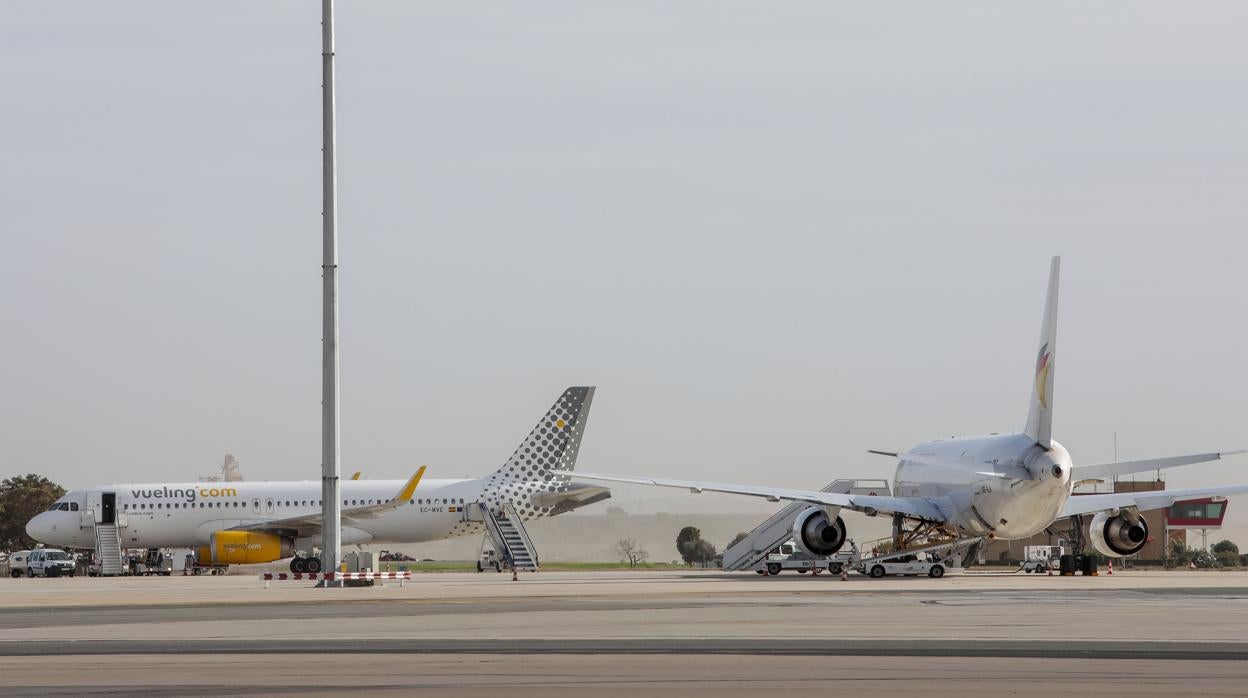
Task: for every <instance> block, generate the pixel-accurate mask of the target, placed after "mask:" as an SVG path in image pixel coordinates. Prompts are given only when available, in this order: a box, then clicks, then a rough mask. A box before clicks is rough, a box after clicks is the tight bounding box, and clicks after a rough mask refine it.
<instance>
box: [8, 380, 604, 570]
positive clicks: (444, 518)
mask: <svg viewBox="0 0 1248 698" xmlns="http://www.w3.org/2000/svg"><path fill="white" fill-rule="evenodd" d="M593 398H594V389H593V388H592V387H578V388H568V389H567V390H565V391H564V392H563V395H561V396H560V397H559V399H558V400H557V401H556V402H555V404H554V405H553V406H551V408H550V410H549V411H547V412H546V415H545V416H544V417H542V419H541V421H539V422H538V423H537V425H536V426H534V427H533V430H532V431H531V432H529V435H528V438H526V439H525V440H524V442H523V443H521V444H520V446H519V447H518V448H517V449H516V452H515V453H513V454H512V456H511V458H510V459H508V461H507V463H506V464H505V465H504V466H503V467H502V468H499V469H498V470H497V471H495V472H494V473H492V474H490V475H487V476H485V477H483V478H478V479H475V480H432V479H422V475H423V474H424V471H425V469H424V467H422V468H420V470H418V471H417V472H416V474H415V475H413V476H412V477H411V479H409V480H407V481H406V482H404V481H403V480H355V479H352V480H347V481H344V482H343V483H342V543H343V545H355V544H365V543H420V542H424V541H432V540H439V539H442V538H449V537H451V536H461V535H470V534H481V533H483V532H484V531H485V529H484V525H483V520H482V518H481V517H480V516H476V515H475V514H477V513H478V512H477V511H476V506H475V505H476V504H478V503H479V504H482V505H484V506H486V507H488V509H489V510H490V511H491V512H493V513H495V514H501V513H502V512H503V511H507V512H508V514H509V515H514V516H518V517H519V518H520V519H521V520H524V521H528V520H530V519H536V518H541V517H544V516H554V515H555V514H561V513H563V512H566V511H571V510H573V509H576V508H579V507H582V506H585V505H586V504H590V503H592V502H597V501H600V500H602V499H606V498H607V497H610V496H611V493H610V490H608V489H607V488H605V487H601V486H594V485H586V484H584V483H574V482H572V481H571V478H570V477H569V474H570V473H571V472H572V469H573V468H574V467H576V455H577V452H578V451H579V449H580V446H581V438H582V436H583V435H584V433H585V422H586V420H587V418H588V416H589V407H590V403H591V402H593ZM320 498H321V482H320V481H319V480H304V481H294V482H212V483H204V482H198V483H185V482H183V483H155V484H137V485H108V486H105V487H94V488H91V489H86V490H74V491H73V492H70V493H69V494H66V495H65V496H64V497H61V498H60V499H58V500H57V501H56V503H55V504H53V505H52V507H51V508H50V509H49V510H48V511H45V512H43V513H41V514H39V515H37V516H35V517H34V518H33V519H31V520H30V522H29V523H27V524H26V532H27V534H28V535H30V537H31V538H34V539H35V540H38V541H42V542H44V543H47V544H49V545H56V546H60V547H70V548H93V547H95V545H96V531H95V529H96V527H97V526H101V525H102V526H116V528H117V530H118V534H119V538H120V545H121V546H122V547H125V548H197V549H198V551H199V552H198V557H199V559H200V562H201V563H202V564H252V563H262V562H273V561H275V560H281V559H284V558H288V557H290V558H292V560H291V570H292V571H295V572H317V571H320V569H321V567H320V560H319V559H317V558H316V557H313V556H312V552H313V548H314V547H315V546H318V545H319V543H320V537H321V499H320Z"/></svg>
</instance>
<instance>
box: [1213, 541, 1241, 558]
mask: <svg viewBox="0 0 1248 698" xmlns="http://www.w3.org/2000/svg"><path fill="white" fill-rule="evenodd" d="M1213 552H1215V553H1235V554H1236V555H1238V554H1239V546H1238V545H1235V544H1234V543H1232V542H1231V541H1229V540H1220V541H1218V542H1217V543H1214V544H1213Z"/></svg>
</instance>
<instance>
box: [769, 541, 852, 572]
mask: <svg viewBox="0 0 1248 698" xmlns="http://www.w3.org/2000/svg"><path fill="white" fill-rule="evenodd" d="M849 544H850V546H851V548H852V547H853V545H854V543H853V541H852V540H850V541H849ZM851 559H852V554H849V553H843V552H841V553H837V554H836V555H831V556H826V555H811V554H810V553H808V552H806V551H805V550H802V549H801V548H800V547H798V545H797V544H796V543H794V542H793V541H787V542H785V543H781V544H780V545H779V547H777V548H776V549H774V550H773V551H772V552H770V553H768V554H767V557H765V558H763V559H762V560H759V561H758V562H757V563H755V564H754V566H753V567H752V568H751V569H753V570H754V571H755V572H757V573H758V574H770V575H777V574H780V573H781V572H783V571H785V570H794V571H796V572H797V573H798V574H805V573H807V572H809V573H811V574H819V573H820V572H823V571H824V570H825V569H826V570H828V571H829V572H831V573H833V574H839V573H840V571H841V567H842V566H844V565H845V564H847V563H848V561H849V560H851Z"/></svg>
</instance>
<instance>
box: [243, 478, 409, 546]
mask: <svg viewBox="0 0 1248 698" xmlns="http://www.w3.org/2000/svg"><path fill="white" fill-rule="evenodd" d="M425 467H426V466H423V465H422V466H420V469H419V470H417V471H416V474H415V475H413V476H412V477H411V479H409V480H408V481H407V484H405V485H403V488H402V489H400V490H399V491H398V493H396V494H395V495H394V496H393V497H391V498H390V499H389V500H387V501H385V502H383V503H381V504H369V505H368V506H358V507H350V508H347V509H343V510H342V519H341V520H342V523H344V524H348V525H349V524H353V523H355V522H356V521H360V520H364V519H376V518H380V517H381V516H383V515H385V514H388V513H390V512H392V511H394V510H395V509H398V508H399V507H401V506H403V505H404V504H406V503H407V501H408V500H409V499H411V498H412V494H413V493H415V492H416V486H417V485H419V484H420V478H422V477H424V475H425ZM353 479H354V478H353ZM321 523H322V518H321V515H320V514H319V513H317V514H304V515H303V516H291V517H288V518H285V519H271V520H269V521H260V522H258V523H250V524H244V525H242V526H235V527H233V528H230V529H228V530H231V531H264V532H266V533H278V534H284V535H288V536H294V537H296V538H303V537H306V536H313V535H316V534H317V533H320V531H321Z"/></svg>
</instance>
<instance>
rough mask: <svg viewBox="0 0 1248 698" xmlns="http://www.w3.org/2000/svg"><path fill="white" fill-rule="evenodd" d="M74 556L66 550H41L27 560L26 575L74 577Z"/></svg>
mask: <svg viewBox="0 0 1248 698" xmlns="http://www.w3.org/2000/svg"><path fill="white" fill-rule="evenodd" d="M75 564H76V563H75V562H74V556H73V555H70V554H69V553H67V552H65V551H64V550H57V549H55V548H39V549H37V550H32V551H30V556H29V557H27V558H26V573H27V574H29V575H30V576H32V577H60V576H66V577H72V576H74V566H75Z"/></svg>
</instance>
